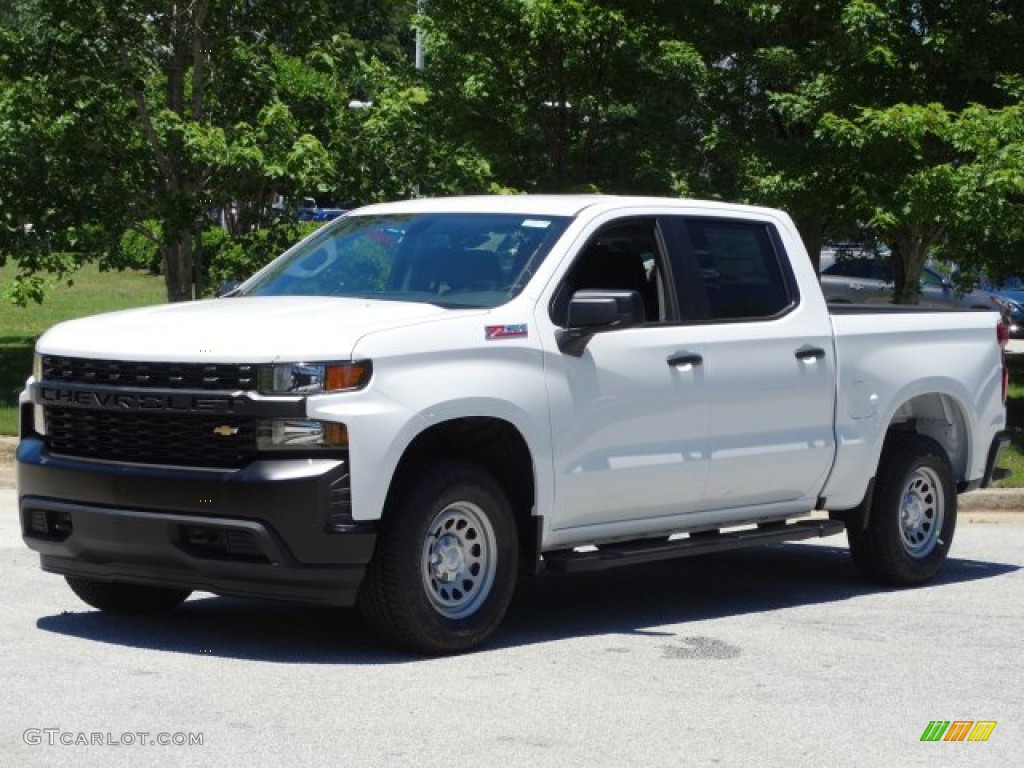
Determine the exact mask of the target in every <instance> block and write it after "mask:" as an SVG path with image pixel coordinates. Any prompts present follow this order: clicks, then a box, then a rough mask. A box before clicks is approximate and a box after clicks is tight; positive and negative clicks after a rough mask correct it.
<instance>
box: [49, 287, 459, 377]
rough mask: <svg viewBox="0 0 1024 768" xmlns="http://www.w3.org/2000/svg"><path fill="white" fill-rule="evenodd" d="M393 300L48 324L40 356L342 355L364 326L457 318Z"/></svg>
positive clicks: (236, 305)
mask: <svg viewBox="0 0 1024 768" xmlns="http://www.w3.org/2000/svg"><path fill="white" fill-rule="evenodd" d="M462 314H463V312H462V311H453V310H450V309H443V308H441V307H437V306H434V305H433V304H421V303H412V302H399V301H374V300H369V299H355V298H349V299H344V298H330V297H310V296H274V297H251V298H250V297H240V298H231V299H211V300H207V301H194V302H186V303H182V304H164V305H159V306H154V307H143V308H141V309H128V310H123V311H120V312H110V313H107V314H103V315H96V316H94V317H86V318H82V319H80V320H71V321H69V322H65V323H61V324H59V325H56V326H54V327H53V328H52V329H50V330H49V331H47V332H46V333H45V334H44V335H43V336H42V338H40V340H39V343H38V345H37V349H38V350H39V351H40V352H42V353H43V354H49V355H65V356H69V357H93V358H99V359H105V360H143V361H146V360H152V361H160V362H198V361H204V360H209V361H210V362H223V363H270V362H275V361H278V360H280V361H294V362H306V361H315V360H332V359H333V360H346V359H350V358H351V355H352V349H353V348H354V346H355V343H356V342H357V341H358V340H359V338H360V337H362V336H363V335H365V334H367V333H370V332H372V331H379V330H384V329H390V328H398V327H401V326H405V325H410V324H414V323H422V322H425V321H430V320H436V319H440V318H442V317H445V316H457V315H462Z"/></svg>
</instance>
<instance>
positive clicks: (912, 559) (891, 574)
mask: <svg viewBox="0 0 1024 768" xmlns="http://www.w3.org/2000/svg"><path fill="white" fill-rule="evenodd" d="M956 513H957V497H956V488H955V486H954V484H953V471H952V468H951V467H950V464H949V458H948V457H947V456H946V452H945V451H944V450H943V449H942V446H940V445H939V444H938V443H936V442H935V441H934V440H932V439H931V438H928V437H924V436H922V435H918V434H916V433H899V432H894V433H892V434H890V435H889V437H887V438H886V441H885V446H884V448H883V449H882V458H881V461H880V462H879V466H878V473H877V474H876V476H875V491H874V495H873V496H872V499H871V509H870V513H869V517H868V525H867V527H866V528H863V529H861V528H857V527H856V526H854V527H852V528H850V529H848V531H847V536H848V538H849V541H850V551H851V553H852V554H853V559H854V562H856V564H857V567H858V568H859V569H860V571H861V573H863V574H864V576H865V577H867V578H868V579H870V580H871V581H874V582H877V583H879V584H886V585H889V586H897V587H908V586H915V585H917V584H923V583H925V582H927V581H929V580H930V579H932V578H933V577H934V576H935V575H936V574H937V573H938V572H939V571H940V570H941V569H942V566H943V564H944V563H945V562H946V556H947V554H948V553H949V547H950V545H951V544H952V543H953V532H954V530H955V529H956Z"/></svg>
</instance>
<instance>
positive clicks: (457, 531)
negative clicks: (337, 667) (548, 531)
mask: <svg viewBox="0 0 1024 768" xmlns="http://www.w3.org/2000/svg"><path fill="white" fill-rule="evenodd" d="M517 563H518V540H517V535H516V525H515V518H514V516H513V513H512V508H511V505H510V504H509V502H508V499H507V498H506V496H505V494H504V492H503V491H502V489H501V486H500V485H499V484H498V483H497V481H496V480H495V479H494V478H493V476H491V474H490V473H489V472H487V471H486V470H484V469H483V468H481V467H479V466H477V465H475V464H471V463H469V462H465V461H457V460H452V461H444V462H439V463H435V464H432V465H430V466H429V467H426V468H424V470H423V471H421V472H420V473H418V474H417V476H416V478H415V479H414V480H413V481H412V482H410V483H407V484H406V486H405V490H403V491H401V492H399V493H398V494H397V498H395V499H394V500H393V502H392V503H390V504H389V507H388V510H387V512H386V513H385V516H384V519H383V520H382V522H381V531H380V534H379V536H378V539H377V550H376V552H375V553H374V556H373V560H372V561H371V563H370V566H369V568H368V570H367V575H366V580H365V582H364V583H363V586H362V588H361V589H360V593H359V606H360V609H361V610H362V612H363V615H364V616H365V617H366V619H367V621H368V622H369V624H370V625H371V626H372V627H373V628H374V629H375V630H376V631H377V632H378V634H380V635H381V636H383V637H384V638H385V639H387V640H389V641H390V642H392V643H394V644H396V645H398V646H400V647H403V648H406V649H408V650H412V651H417V652H420V653H455V652H458V651H464V650H468V649H470V648H472V647H474V646H476V645H479V644H480V643H482V642H483V641H484V640H486V639H487V638H488V637H489V636H490V635H491V634H492V633H493V632H494V630H495V629H497V627H498V625H499V624H500V623H501V620H502V618H503V617H504V615H505V611H506V609H507V608H508V604H509V601H510V600H511V598H512V592H513V590H514V588H515V583H516V572H517Z"/></svg>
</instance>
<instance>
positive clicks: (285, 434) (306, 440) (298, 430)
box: [256, 419, 348, 451]
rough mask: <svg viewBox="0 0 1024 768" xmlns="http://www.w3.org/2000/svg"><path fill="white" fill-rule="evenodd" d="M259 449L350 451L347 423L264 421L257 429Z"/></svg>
mask: <svg viewBox="0 0 1024 768" xmlns="http://www.w3.org/2000/svg"><path fill="white" fill-rule="evenodd" d="M256 447H257V448H258V449H259V450H261V451H280V450H288V449H297V450H308V449H310V448H347V447H348V428H347V427H346V426H345V425H344V424H338V423H335V422H328V421H307V420H303V419H273V420H267V421H261V422H260V423H259V425H258V426H257V427H256Z"/></svg>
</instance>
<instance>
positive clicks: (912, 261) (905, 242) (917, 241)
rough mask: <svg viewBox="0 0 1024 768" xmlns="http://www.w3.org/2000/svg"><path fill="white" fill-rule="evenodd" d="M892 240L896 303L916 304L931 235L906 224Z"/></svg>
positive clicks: (894, 297) (919, 295)
mask: <svg viewBox="0 0 1024 768" xmlns="http://www.w3.org/2000/svg"><path fill="white" fill-rule="evenodd" d="M891 242H892V269H893V281H894V282H895V287H894V291H893V300H894V301H895V302H896V303H897V304H917V303H918V301H920V299H921V272H922V271H923V269H924V263H925V261H926V260H927V258H928V249H929V248H931V245H932V242H933V237H932V236H931V235H930V233H928V232H926V231H924V230H923V229H921V228H919V227H916V226H908V227H906V228H905V229H903V230H902V231H900V232H899V233H897V234H896V236H895V237H893V238H891Z"/></svg>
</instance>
